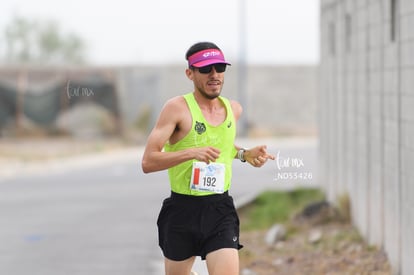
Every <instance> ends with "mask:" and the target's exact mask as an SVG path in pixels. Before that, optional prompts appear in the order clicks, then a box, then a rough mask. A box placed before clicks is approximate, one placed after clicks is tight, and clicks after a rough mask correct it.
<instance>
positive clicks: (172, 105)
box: [163, 96, 186, 114]
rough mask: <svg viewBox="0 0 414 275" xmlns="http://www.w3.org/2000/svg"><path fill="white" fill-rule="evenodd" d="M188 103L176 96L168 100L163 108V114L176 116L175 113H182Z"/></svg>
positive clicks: (181, 97)
mask: <svg viewBox="0 0 414 275" xmlns="http://www.w3.org/2000/svg"><path fill="white" fill-rule="evenodd" d="M185 106H186V102H185V99H184V97H183V96H176V97H173V98H170V99H168V100H167V101H166V102H165V104H164V107H163V112H167V113H171V114H174V113H175V112H179V111H182V110H183V108H185Z"/></svg>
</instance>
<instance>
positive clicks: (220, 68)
mask: <svg viewBox="0 0 414 275" xmlns="http://www.w3.org/2000/svg"><path fill="white" fill-rule="evenodd" d="M226 66H227V64H225V63H217V64H211V65H207V66H204V67H200V68H196V67H193V68H194V69H197V70H198V71H199V72H200V73H201V74H209V73H211V70H212V69H213V67H214V69H215V70H216V72H217V73H224V72H225V71H226Z"/></svg>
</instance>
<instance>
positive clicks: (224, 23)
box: [0, 0, 319, 65]
mask: <svg viewBox="0 0 414 275" xmlns="http://www.w3.org/2000/svg"><path fill="white" fill-rule="evenodd" d="M242 2H243V1H242V0H210V1H197V0H148V1H143V0H135V1H132V0H117V1H113V0H109V1H96V0H70V1H53V0H36V1H27V0H2V4H1V9H0V30H1V34H2V33H3V29H4V26H5V24H6V23H7V22H9V21H10V20H11V18H12V17H13V15H20V16H24V17H26V18H29V19H45V20H54V21H56V22H58V23H59V25H60V27H61V29H63V30H64V31H65V32H70V31H72V32H75V33H77V34H78V35H80V36H81V37H82V38H83V40H84V41H85V42H86V43H87V56H88V60H89V61H90V62H91V63H93V64H99V65H136V64H163V63H177V62H184V54H185V52H186V50H187V49H188V48H189V47H190V46H191V45H192V44H193V43H195V42H198V41H212V42H215V43H216V44H217V45H218V46H219V47H220V48H222V50H223V51H224V54H225V55H226V58H227V59H229V60H230V61H232V62H233V63H236V62H237V59H238V57H239V53H240V24H239V23H240V20H239V19H240V10H241V9H240V4H241V3H242ZM245 7H246V20H247V21H246V36H245V37H246V41H247V43H246V49H247V56H246V60H247V61H248V62H249V63H256V64H257V63H261V64H263V63H265V64H290V63H296V64H298V63H300V64H304V63H305V64H317V63H318V62H319V0H245Z"/></svg>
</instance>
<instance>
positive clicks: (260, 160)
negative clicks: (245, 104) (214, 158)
mask: <svg viewBox="0 0 414 275" xmlns="http://www.w3.org/2000/svg"><path fill="white" fill-rule="evenodd" d="M231 107H232V109H233V114H234V118H235V119H236V121H238V120H239V118H240V116H241V114H242V112H243V108H242V106H241V105H240V104H239V103H238V102H237V101H231ZM234 147H235V148H236V150H237V152H238V151H239V150H241V149H242V147H240V146H238V145H234ZM266 149H267V147H266V145H260V146H256V147H254V148H251V149H246V151H245V152H244V154H243V157H244V159H245V160H246V161H247V162H248V163H250V164H251V165H252V166H254V167H261V166H263V164H265V163H266V161H267V160H268V159H272V160H274V159H275V157H274V156H272V155H270V154H268V153H267V151H266ZM234 158H238V154H236V155H235V156H234Z"/></svg>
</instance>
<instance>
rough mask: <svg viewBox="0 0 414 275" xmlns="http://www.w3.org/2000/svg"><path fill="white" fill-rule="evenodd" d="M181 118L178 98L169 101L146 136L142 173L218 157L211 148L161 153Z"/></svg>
mask: <svg viewBox="0 0 414 275" xmlns="http://www.w3.org/2000/svg"><path fill="white" fill-rule="evenodd" d="M184 106H185V105H184ZM182 116H183V105H182V104H180V99H179V98H174V99H171V100H169V101H168V102H167V103H166V104H165V106H164V107H163V109H162V111H161V113H160V116H159V118H158V121H157V123H156V125H155V127H154V129H153V130H152V131H151V133H150V135H149V136H148V140H147V145H146V147H145V151H144V155H143V157H142V170H143V171H144V173H150V172H156V171H161V170H165V169H168V168H170V167H173V166H175V165H177V164H180V163H182V162H185V161H187V160H191V159H197V160H199V161H204V162H206V163H209V162H210V161H215V160H216V159H217V158H218V157H219V154H220V151H219V150H218V149H216V148H213V147H202V148H189V149H186V150H181V151H177V152H163V147H164V145H165V143H166V142H167V141H168V140H169V139H170V137H171V136H172V135H173V133H174V131H175V130H176V129H177V127H178V126H179V123H180V121H181V120H182Z"/></svg>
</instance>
